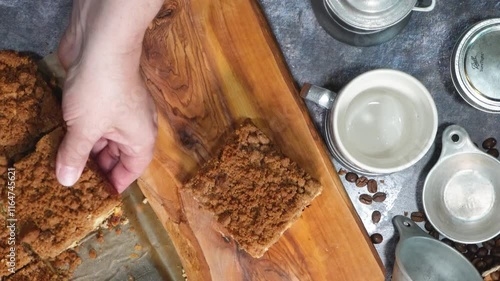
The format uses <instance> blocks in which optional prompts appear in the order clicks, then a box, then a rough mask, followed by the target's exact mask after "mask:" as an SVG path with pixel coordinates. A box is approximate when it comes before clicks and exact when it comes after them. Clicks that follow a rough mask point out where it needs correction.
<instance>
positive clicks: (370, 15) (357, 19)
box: [325, 0, 417, 30]
mask: <svg viewBox="0 0 500 281" xmlns="http://www.w3.org/2000/svg"><path fill="white" fill-rule="evenodd" d="M325 2H326V4H327V5H328V7H329V8H330V9H331V10H332V12H333V13H335V15H336V16H337V17H338V18H340V19H341V20H342V21H344V22H345V23H346V24H348V25H350V26H352V27H355V28H358V29H361V30H380V29H384V28H387V27H390V26H392V25H394V24H396V23H398V22H399V21H401V20H402V19H404V18H405V17H406V16H407V15H408V14H409V13H410V12H411V11H412V9H413V8H414V7H415V4H416V3H417V0H325Z"/></svg>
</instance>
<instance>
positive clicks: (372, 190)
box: [367, 179, 378, 193]
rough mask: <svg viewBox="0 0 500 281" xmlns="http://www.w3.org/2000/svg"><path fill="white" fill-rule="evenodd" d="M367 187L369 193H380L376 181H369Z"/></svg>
mask: <svg viewBox="0 0 500 281" xmlns="http://www.w3.org/2000/svg"><path fill="white" fill-rule="evenodd" d="M367 185H368V192H370V193H376V192H377V191H378V184H377V181H376V180H374V179H371V180H369V181H368V183H367Z"/></svg>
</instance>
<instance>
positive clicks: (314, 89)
mask: <svg viewBox="0 0 500 281" xmlns="http://www.w3.org/2000/svg"><path fill="white" fill-rule="evenodd" d="M300 96H301V97H302V98H303V99H305V100H308V101H312V102H314V103H315V104H317V105H319V106H321V107H323V108H326V109H330V108H332V106H333V101H334V100H335V97H336V96H337V94H336V93H334V92H332V91H330V90H328V89H325V88H321V87H318V86H315V85H311V84H309V83H305V84H304V86H303V87H302V90H301V91H300Z"/></svg>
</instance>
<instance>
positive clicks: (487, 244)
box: [483, 239, 495, 251]
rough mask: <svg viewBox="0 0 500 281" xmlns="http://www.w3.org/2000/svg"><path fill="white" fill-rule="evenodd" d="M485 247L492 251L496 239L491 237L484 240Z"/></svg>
mask: <svg viewBox="0 0 500 281" xmlns="http://www.w3.org/2000/svg"><path fill="white" fill-rule="evenodd" d="M483 247H485V248H486V249H487V250H488V251H490V250H491V249H493V248H494V247H495V240H493V239H490V240H487V241H484V242H483Z"/></svg>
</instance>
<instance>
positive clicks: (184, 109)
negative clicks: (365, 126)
mask: <svg viewBox="0 0 500 281" xmlns="http://www.w3.org/2000/svg"><path fill="white" fill-rule="evenodd" d="M291 16H293V15H291ZM142 71H143V74H144V76H145V77H146V78H147V79H146V80H147V85H148V87H149V89H150V91H151V93H152V95H153V96H154V98H155V99H156V102H157V106H158V111H159V116H158V119H159V135H158V141H157V148H156V151H155V157H154V159H153V162H152V163H151V165H150V167H149V168H148V170H147V171H146V172H145V174H144V175H143V176H142V177H141V178H140V179H139V184H140V186H141V188H142V190H143V192H144V194H145V195H146V196H147V198H148V200H149V202H150V204H151V205H152V206H153V208H154V210H155V212H156V213H157V215H158V216H159V217H160V219H161V221H162V222H163V224H164V226H165V228H166V229H167V231H168V232H169V234H170V236H171V238H172V240H173V242H174V244H175V245H176V248H177V251H178V252H179V255H180V257H181V259H182V262H183V266H184V269H185V271H186V273H187V276H188V278H189V280H214V281H220V280H231V281H237V280H266V281H268V280H301V281H305V280H342V281H346V280H356V281H360V280H363V281H364V280H383V279H384V271H383V266H382V263H381V262H380V259H379V258H378V255H377V253H376V251H375V249H374V247H373V245H372V244H371V242H370V241H369V238H368V235H367V233H366V232H365V230H364V228H363V226H362V223H361V221H360V219H359V217H358V216H357V214H356V212H355V210H354V208H353V206H352V205H351V202H350V200H349V198H348V196H347V194H346V192H345V191H344V188H343V186H342V184H341V182H340V180H339V178H338V175H337V173H336V170H335V168H334V167H333V166H332V163H331V161H330V159H329V156H328V153H327V151H326V149H325V146H324V144H323V143H322V140H321V138H320V136H319V135H318V133H317V131H316V130H315V128H314V125H313V123H312V122H311V119H310V118H309V115H308V112H307V110H306V107H305V105H304V103H303V101H302V100H301V99H300V97H299V94H298V91H297V88H296V85H295V84H294V82H293V79H292V77H291V75H290V73H289V71H288V69H287V66H286V64H285V62H284V59H283V57H282V55H281V53H280V50H279V48H278V45H277V44H276V42H275V40H274V37H273V35H272V33H271V31H270V28H269V27H268V25H267V22H266V19H265V17H264V15H263V13H262V11H261V9H260V6H259V4H258V1H256V0H231V1H228V0H226V1H223V0H210V1H207V0H184V1H182V0H167V1H166V2H165V4H164V5H163V7H162V10H161V11H160V13H159V14H158V16H157V17H156V19H155V20H154V21H153V23H152V24H151V26H150V28H149V30H148V32H147V34H146V37H145V41H144V52H143V57H142ZM247 117H248V118H251V119H252V120H254V122H255V123H256V124H257V126H259V127H260V128H261V129H262V130H263V131H264V132H265V133H266V134H268V135H269V136H270V137H271V138H272V139H273V141H274V142H275V143H277V144H278V146H279V147H280V148H281V149H282V151H283V152H284V153H285V154H286V155H287V156H289V157H290V158H292V159H293V160H295V161H296V162H298V163H299V164H300V165H301V166H302V167H303V168H305V169H306V170H307V171H308V172H309V173H310V174H312V175H313V176H314V177H315V178H317V179H319V180H320V182H321V183H322V185H323V187H324V191H323V193H322V194H321V195H320V196H319V197H318V198H316V199H315V200H314V201H313V203H312V205H311V206H310V207H309V208H307V209H306V210H305V212H304V213H303V215H302V217H301V218H300V219H299V220H298V221H297V222H296V223H295V224H294V225H293V226H292V227H291V228H290V229H289V230H288V231H286V232H285V233H284V235H283V236H282V237H281V238H280V240H279V241H278V243H277V244H275V245H274V246H273V247H271V248H270V250H269V251H268V252H267V253H266V254H265V255H264V257H262V258H261V259H253V258H251V257H250V256H249V255H247V254H246V253H244V252H243V251H240V250H239V249H238V247H237V244H236V243H235V242H234V241H232V240H231V239H228V238H225V237H223V236H222V235H221V233H220V232H218V230H217V229H218V228H217V225H216V224H215V221H214V219H213V217H212V216H211V215H210V214H207V213H206V212H205V211H203V210H202V209H200V208H199V207H198V205H197V203H196V202H195V201H194V200H193V199H192V198H191V197H190V196H188V195H186V194H184V193H183V192H180V191H179V187H180V186H181V185H182V183H183V182H184V181H186V180H187V179H188V178H189V177H190V176H192V175H193V174H194V173H195V172H196V171H197V169H198V168H199V167H200V165H202V164H203V163H204V162H205V161H206V160H208V159H209V158H210V157H211V156H213V155H214V154H215V153H216V150H217V148H218V146H219V145H220V143H221V141H222V140H223V136H224V134H226V133H227V132H228V131H230V130H232V129H233V128H234V126H235V123H237V122H238V121H239V120H241V119H243V118H247Z"/></svg>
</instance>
